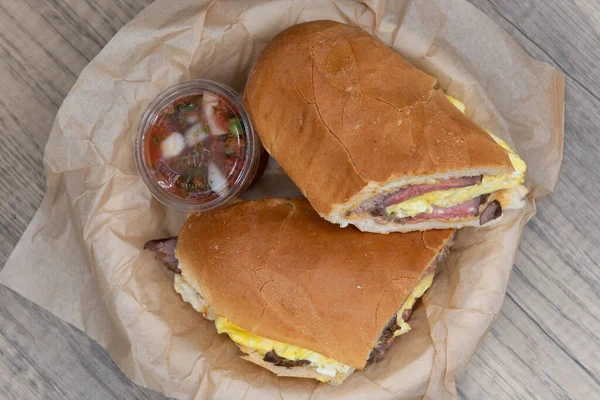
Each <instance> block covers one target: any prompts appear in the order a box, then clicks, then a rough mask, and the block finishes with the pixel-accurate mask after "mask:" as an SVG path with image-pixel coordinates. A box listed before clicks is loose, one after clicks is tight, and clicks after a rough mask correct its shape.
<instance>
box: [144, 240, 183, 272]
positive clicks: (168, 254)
mask: <svg viewBox="0 0 600 400" xmlns="http://www.w3.org/2000/svg"><path fill="white" fill-rule="evenodd" d="M176 247H177V236H174V237H170V238H164V239H155V240H150V241H149V242H147V243H146V244H145V245H144V249H146V250H150V251H153V252H155V253H156V259H157V260H159V261H162V263H163V264H165V266H166V267H167V268H168V269H169V271H173V272H175V273H176V274H181V270H180V269H179V261H178V260H177V258H176V257H175V248H176Z"/></svg>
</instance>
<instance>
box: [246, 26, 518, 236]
mask: <svg viewBox="0 0 600 400" xmlns="http://www.w3.org/2000/svg"><path fill="white" fill-rule="evenodd" d="M244 103H245V106H246V108H247V109H248V111H249V113H250V115H251V117H252V120H253V123H254V125H255V127H256V130H257V132H258V133H259V135H260V137H261V140H262V143H263V144H264V146H265V148H266V149H267V151H268V152H269V153H270V154H271V155H272V156H274V157H275V158H276V159H277V160H278V161H279V163H280V164H281V166H282V167H283V169H284V170H285V171H286V173H287V174H288V175H289V176H290V177H291V178H292V180H293V181H294V182H295V183H296V185H297V186H298V187H299V188H300V190H301V191H302V193H303V194H304V195H305V196H306V197H307V198H308V200H309V201H310V203H311V204H312V206H313V207H314V208H315V210H317V212H318V213H319V214H320V215H321V216H322V217H324V218H325V219H327V220H329V221H331V222H334V223H337V224H340V225H342V226H346V225H347V224H349V223H350V224H354V225H356V226H357V227H358V228H359V229H361V230H364V231H369V232H382V233H387V232H405V231H412V230H423V229H436V228H457V227H462V226H471V225H479V222H480V221H479V213H477V214H476V215H467V216H465V217H464V218H456V219H454V218H453V219H443V218H440V219H433V220H426V221H422V222H414V223H413V222H411V223H408V222H406V221H401V222H397V221H388V220H383V219H381V218H374V217H372V216H371V215H369V213H368V212H364V213H355V212H353V211H354V210H356V209H357V207H359V206H360V205H361V204H363V202H365V201H367V200H369V199H370V198H372V197H373V196H375V195H377V194H381V193H388V192H393V191H395V190H398V189H399V188H404V187H407V186H410V185H422V184H426V183H431V182H436V181H440V180H446V179H453V178H460V177H476V176H480V175H484V176H485V175H503V176H504V175H507V176H508V175H510V174H513V173H515V168H514V166H513V164H512V163H511V158H510V157H509V152H508V151H507V150H506V149H504V148H503V147H502V146H500V145H499V144H498V143H497V142H496V141H495V140H494V138H493V137H491V136H490V135H489V134H488V133H487V132H486V131H485V130H483V129H482V128H481V127H479V126H478V125H477V124H475V123H474V122H473V121H472V120H471V119H469V118H468V117H466V116H465V115H464V114H463V113H462V112H461V111H460V110H459V109H458V108H456V107H455V106H454V105H453V104H452V102H451V101H450V100H449V99H448V98H447V97H446V95H445V94H444V93H443V92H442V90H440V89H436V80H435V78H433V77H431V76H429V75H427V74H426V73H424V72H422V71H420V70H419V69H417V68H415V67H414V66H412V65H411V64H409V63H408V62H406V61H405V60H404V59H403V58H402V57H401V56H400V55H399V54H397V53H396V52H394V51H393V50H391V49H390V48H388V47H387V46H386V45H384V44H383V43H381V42H380V41H378V40H377V39H375V38H373V37H372V36H370V35H369V34H367V33H366V32H365V31H363V30H361V29H359V28H356V27H351V26H348V25H345V24H341V23H338V22H333V21H315V22H308V23H303V24H299V25H296V26H292V27H290V28H288V29H286V30H285V31H283V32H281V33H280V34H279V35H277V36H276V37H275V38H274V39H273V41H272V42H271V43H269V45H267V47H266V48H265V49H264V51H263V53H262V54H261V56H260V58H259V60H258V62H257V63H256V65H255V66H254V68H253V69H252V71H251V73H250V77H249V79H248V83H247V86H246V91H245V98H244ZM506 197H507V198H512V197H510V196H506ZM489 201H491V200H489V199H483V198H482V205H487V204H488V203H489ZM519 201H520V199H519ZM517 203H518V201H517ZM511 204H512V203H505V204H502V207H506V206H511ZM486 222H487V221H486Z"/></svg>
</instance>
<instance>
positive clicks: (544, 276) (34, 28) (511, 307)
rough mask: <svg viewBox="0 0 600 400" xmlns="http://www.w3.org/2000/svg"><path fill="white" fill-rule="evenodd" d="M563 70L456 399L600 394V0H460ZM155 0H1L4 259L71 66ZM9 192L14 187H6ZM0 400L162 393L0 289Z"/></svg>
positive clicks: (37, 179) (31, 191) (35, 182)
mask: <svg viewBox="0 0 600 400" xmlns="http://www.w3.org/2000/svg"><path fill="white" fill-rule="evenodd" d="M470 1H471V2H472V3H473V4H474V5H475V6H477V7H478V8H480V9H481V10H482V11H484V12H485V13H486V14H488V15H489V16H490V17H491V18H492V19H493V20H494V21H496V22H497V23H498V24H500V25H501V26H502V27H503V28H504V29H506V30H507V31H508V32H509V33H510V34H511V35H512V36H513V37H514V38H515V39H516V40H517V41H518V42H519V43H520V44H521V45H522V46H523V47H524V48H525V49H526V51H528V52H529V53H530V54H532V55H533V56H534V57H536V58H538V59H542V60H544V61H548V62H550V63H551V64H554V65H555V66H557V67H558V68H560V69H561V70H562V71H563V72H564V73H565V74H566V76H567V79H566V84H567V86H566V117H565V125H566V141H565V150H564V164H563V169H562V174H561V179H560V182H559V185H558V187H557V190H556V191H555V192H554V193H553V194H552V195H551V196H550V197H549V198H546V199H543V200H542V201H540V202H539V203H538V214H537V215H536V217H535V218H534V220H533V221H532V222H531V223H530V224H529V225H528V226H527V228H526V230H525V232H524V235H523V241H522V244H521V250H520V253H519V256H518V257H517V260H516V262H515V271H514V273H513V275H512V277H511V280H510V283H509V289H508V295H507V298H506V300H505V304H504V306H503V308H502V312H501V314H500V316H499V317H498V319H497V321H496V322H495V324H494V325H493V327H492V329H491V330H490V332H489V334H488V335H487V337H486V338H485V340H484V341H483V343H482V345H481V348H480V350H479V351H478V352H477V354H476V355H475V357H474V359H473V360H472V362H471V364H470V365H469V366H468V368H467V370H466V371H465V372H463V373H461V374H460V375H459V377H458V390H459V394H460V397H461V398H464V399H484V398H495V399H530V398H540V399H552V398H557V399H592V398H598V395H599V394H600V362H599V361H598V358H597V357H596V355H597V354H600V337H599V336H600V335H599V333H598V332H600V306H599V304H600V301H599V300H600V298H599V297H600V293H599V292H600V291H599V290H598V289H597V288H598V287H600V270H598V268H597V267H596V265H597V261H596V260H598V259H600V248H599V246H598V243H600V229H599V228H598V226H600V224H599V223H600V214H599V212H598V209H597V204H596V203H597V202H598V201H597V199H598V198H599V195H600V187H599V186H598V185H597V184H596V182H597V181H598V178H599V175H600V168H599V167H598V164H597V160H598V154H599V152H600V135H598V128H597V127H598V126H600V116H599V114H598V112H597V110H599V109H600V82H598V79H597V76H598V65H600V30H599V29H598V26H600V3H598V2H597V1H592V2H588V1H585V0H564V1H562V0H546V1H544V0H523V1H512V0H490V1H487V0H470ZM150 2H151V0H107V1H102V2H97V1H93V0H46V1H44V0H2V1H0V88H1V89H2V96H0V239H1V240H0V265H3V264H4V262H5V261H6V259H7V257H8V255H9V254H10V251H11V250H12V248H13V247H14V245H15V244H16V242H17V241H18V239H19V237H20V235H21V234H22V232H23V231H24V230H25V227H26V226H27V224H28V222H29V221H30V220H31V218H32V217H33V214H34V213H35V211H36V209H37V207H38V205H39V203H40V201H41V198H42V196H43V192H44V188H45V183H44V177H43V168H42V154H43V148H44V145H45V143H46V140H47V135H48V133H49V131H50V127H51V125H52V122H53V119H54V116H55V113H56V111H57V110H58V107H59V106H60V104H61V102H62V100H63V99H64V97H65V96H66V94H67V93H68V91H69V89H70V88H71V86H72V84H73V83H74V82H75V79H76V77H77V76H78V74H79V73H80V71H81V69H83V67H85V65H86V64H87V63H88V62H89V60H91V59H92V58H93V57H94V56H95V55H96V54H97V53H98V52H99V51H100V50H101V49H102V47H103V46H104V44H105V43H106V42H107V41H108V40H110V38H111V37H112V36H113V35H114V34H115V33H116V32H117V30H118V29H119V28H120V27H121V26H122V25H124V24H125V23H127V22H128V21H129V20H130V19H131V18H133V17H134V16H135V14H137V13H138V12H139V11H140V10H141V9H143V7H145V6H146V5H147V4H149V3H150ZM14 188H18V189H17V190H15V189H14ZM0 398H8V399H28V400H29V399H40V398H44V399H71V398H73V399H113V398H114V399H121V398H122V399H132V398H134V399H138V398H139V399H144V398H149V399H159V398H164V397H163V396H161V395H159V394H157V393H155V392H152V391H149V390H146V389H142V388H139V387H138V386H136V385H133V384H132V383H131V382H129V380H128V379H127V378H126V377H124V376H123V375H122V374H121V373H120V371H119V370H118V368H117V367H116V366H115V364H114V363H113V362H112V361H111V360H110V358H109V357H108V356H107V354H106V352H105V351H104V350H103V349H102V348H100V347H99V346H98V345H97V344H95V343H94V342H93V341H91V340H90V339H89V338H87V337H86V336H85V335H84V334H82V333H81V332H79V331H78V330H76V329H74V328H73V327H71V326H69V325H67V324H65V323H63V322H61V321H60V320H58V319H57V318H56V317H54V316H52V315H51V314H50V313H48V312H46V311H44V310H42V309H41V308H39V307H37V306H35V305H33V304H31V303H30V302H28V301H26V300H24V299H23V298H21V297H20V296H19V295H17V294H15V293H14V292H12V291H10V290H8V289H6V288H4V287H1V286H0Z"/></svg>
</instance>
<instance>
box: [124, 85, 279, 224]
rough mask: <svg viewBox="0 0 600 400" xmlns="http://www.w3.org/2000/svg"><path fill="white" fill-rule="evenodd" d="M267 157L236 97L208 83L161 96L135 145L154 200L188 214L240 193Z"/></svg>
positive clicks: (148, 112)
mask: <svg viewBox="0 0 600 400" xmlns="http://www.w3.org/2000/svg"><path fill="white" fill-rule="evenodd" d="M267 157H268V155H267V153H266V152H264V150H262V146H261V144H260V140H259V138H258V136H257V135H256V134H255V133H254V130H253V128H252V123H251V122H250V118H249V116H248V113H247V112H246V110H245V109H244V107H243V105H242V103H241V102H240V100H239V99H238V97H237V94H236V93H235V92H234V91H233V90H232V89H231V88H229V87H227V86H225V85H223V84H220V83H217V82H213V81H208V80H192V81H187V82H183V83H179V84H176V85H174V86H171V87H169V88H168V89H167V90H165V91H164V92H162V93H161V94H159V95H158V97H157V98H156V99H155V100H154V101H153V102H152V103H150V105H149V106H148V109H147V110H146V112H145V113H144V116H143V117H142V120H141V122H140V125H139V127H138V132H137V137H136V141H135V158H136V164H137V168H138V170H139V172H140V175H141V176H142V179H143V180H144V182H145V183H146V185H147V186H148V188H149V189H150V191H151V192H152V194H153V195H154V197H156V198H157V199H158V200H159V201H160V202H162V203H163V204H165V205H167V206H169V207H173V208H175V209H178V210H181V211H186V212H201V211H208V210H212V209H215V208H217V207H219V206H221V205H223V204H226V203H228V202H229V201H230V200H232V199H233V198H235V197H236V196H238V195H240V194H241V193H242V192H243V191H245V190H246V189H247V188H248V187H249V186H250V184H251V183H252V182H253V181H255V180H256V179H258V177H259V176H260V175H261V174H262V172H263V171H264V167H265V166H266V159H267Z"/></svg>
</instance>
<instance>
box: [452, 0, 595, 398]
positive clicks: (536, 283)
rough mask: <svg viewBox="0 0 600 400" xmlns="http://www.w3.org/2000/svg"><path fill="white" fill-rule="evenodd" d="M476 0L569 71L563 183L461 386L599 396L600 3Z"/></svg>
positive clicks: (470, 393)
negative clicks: (599, 162)
mask: <svg viewBox="0 0 600 400" xmlns="http://www.w3.org/2000/svg"><path fill="white" fill-rule="evenodd" d="M473 3H474V4H475V5H476V6H477V7H479V8H480V9H482V10H483V11H484V12H486V13H487V14H488V15H490V16H491V17H492V18H493V19H494V20H495V21H497V22H498V23H499V24H500V25H501V26H502V27H503V28H504V29H506V30H507V31H508V32H509V33H510V34H511V35H512V36H513V37H514V38H515V39H516V40H517V41H518V42H519V43H520V44H521V45H522V46H523V47H524V48H525V49H526V51H528V52H529V53H530V54H532V55H533V56H534V57H536V58H538V59H541V60H544V61H547V62H549V63H551V64H554V65H555V66H557V67H558V68H559V69H561V70H562V71H563V72H564V73H565V75H566V94H565V96H566V111H565V148H564V161H563V167H562V171H561V177H560V181H559V184H558V186H557V188H556V190H555V192H554V193H552V194H551V195H550V197H548V198H545V199H542V200H541V201H540V202H539V203H538V214H537V215H536V216H535V217H534V219H533V220H532V221H531V222H530V223H529V225H528V226H527V227H526V229H525V232H524V234H523V240H522V242H521V248H520V252H519V255H518V257H517V260H516V262H515V270H514V272H513V276H512V277H511V280H510V284H509V289H508V295H507V300H506V301H505V305H504V307H503V309H502V315H501V316H500V317H499V318H498V321H496V323H495V324H494V325H493V327H492V331H491V334H490V335H488V337H487V338H486V339H485V340H484V342H483V343H482V347H481V349H480V351H479V352H478V353H477V354H476V355H475V357H474V360H473V362H472V363H471V364H470V365H469V366H468V368H467V369H466V371H465V372H464V373H463V374H462V375H461V376H460V377H459V379H458V383H459V387H460V390H461V394H462V395H463V396H464V398H481V394H482V393H486V395H487V396H490V395H491V394H492V393H505V394H506V396H503V395H502V396H499V397H498V398H561V399H562V398H564V399H591V398H595V397H597V395H598V393H600V379H599V377H600V362H598V359H597V357H595V356H594V354H598V351H600V347H599V346H600V336H599V332H600V331H599V329H600V322H599V321H600V308H599V307H598V304H600V301H599V300H600V293H599V292H598V289H597V288H598V287H599V285H600V271H598V268H597V267H596V264H597V260H598V257H600V249H599V248H598V243H600V230H599V228H598V226H599V222H600V213H599V211H598V207H597V203H598V200H597V199H598V198H599V195H600V188H599V186H598V185H596V184H594V182H596V181H597V180H598V175H599V170H598V167H597V160H598V156H597V154H598V152H599V151H600V136H599V135H597V130H598V129H597V127H598V126H599V124H600V117H599V116H598V113H597V112H596V111H595V110H598V109H599V107H600V100H599V98H598V95H597V94H598V93H599V92H600V91H599V90H598V89H599V86H598V82H597V80H593V79H590V78H593V77H594V75H595V74H594V71H596V70H597V65H598V64H599V63H600V51H598V46H599V44H600V35H599V32H598V30H597V26H598V21H600V5H599V4H596V5H595V6H593V7H590V6H589V5H585V4H584V3H583V2H578V1H565V2H558V1H549V2H544V6H541V5H540V2H537V1H531V0H529V1H524V2H508V1H497V0H495V1H489V2H488V1H479V0H475V1H473ZM523 359H524V360H526V361H524V360H523ZM502 382H509V383H510V385H504V384H503V383H502ZM482 387H483V389H482ZM532 389H533V391H532Z"/></svg>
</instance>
